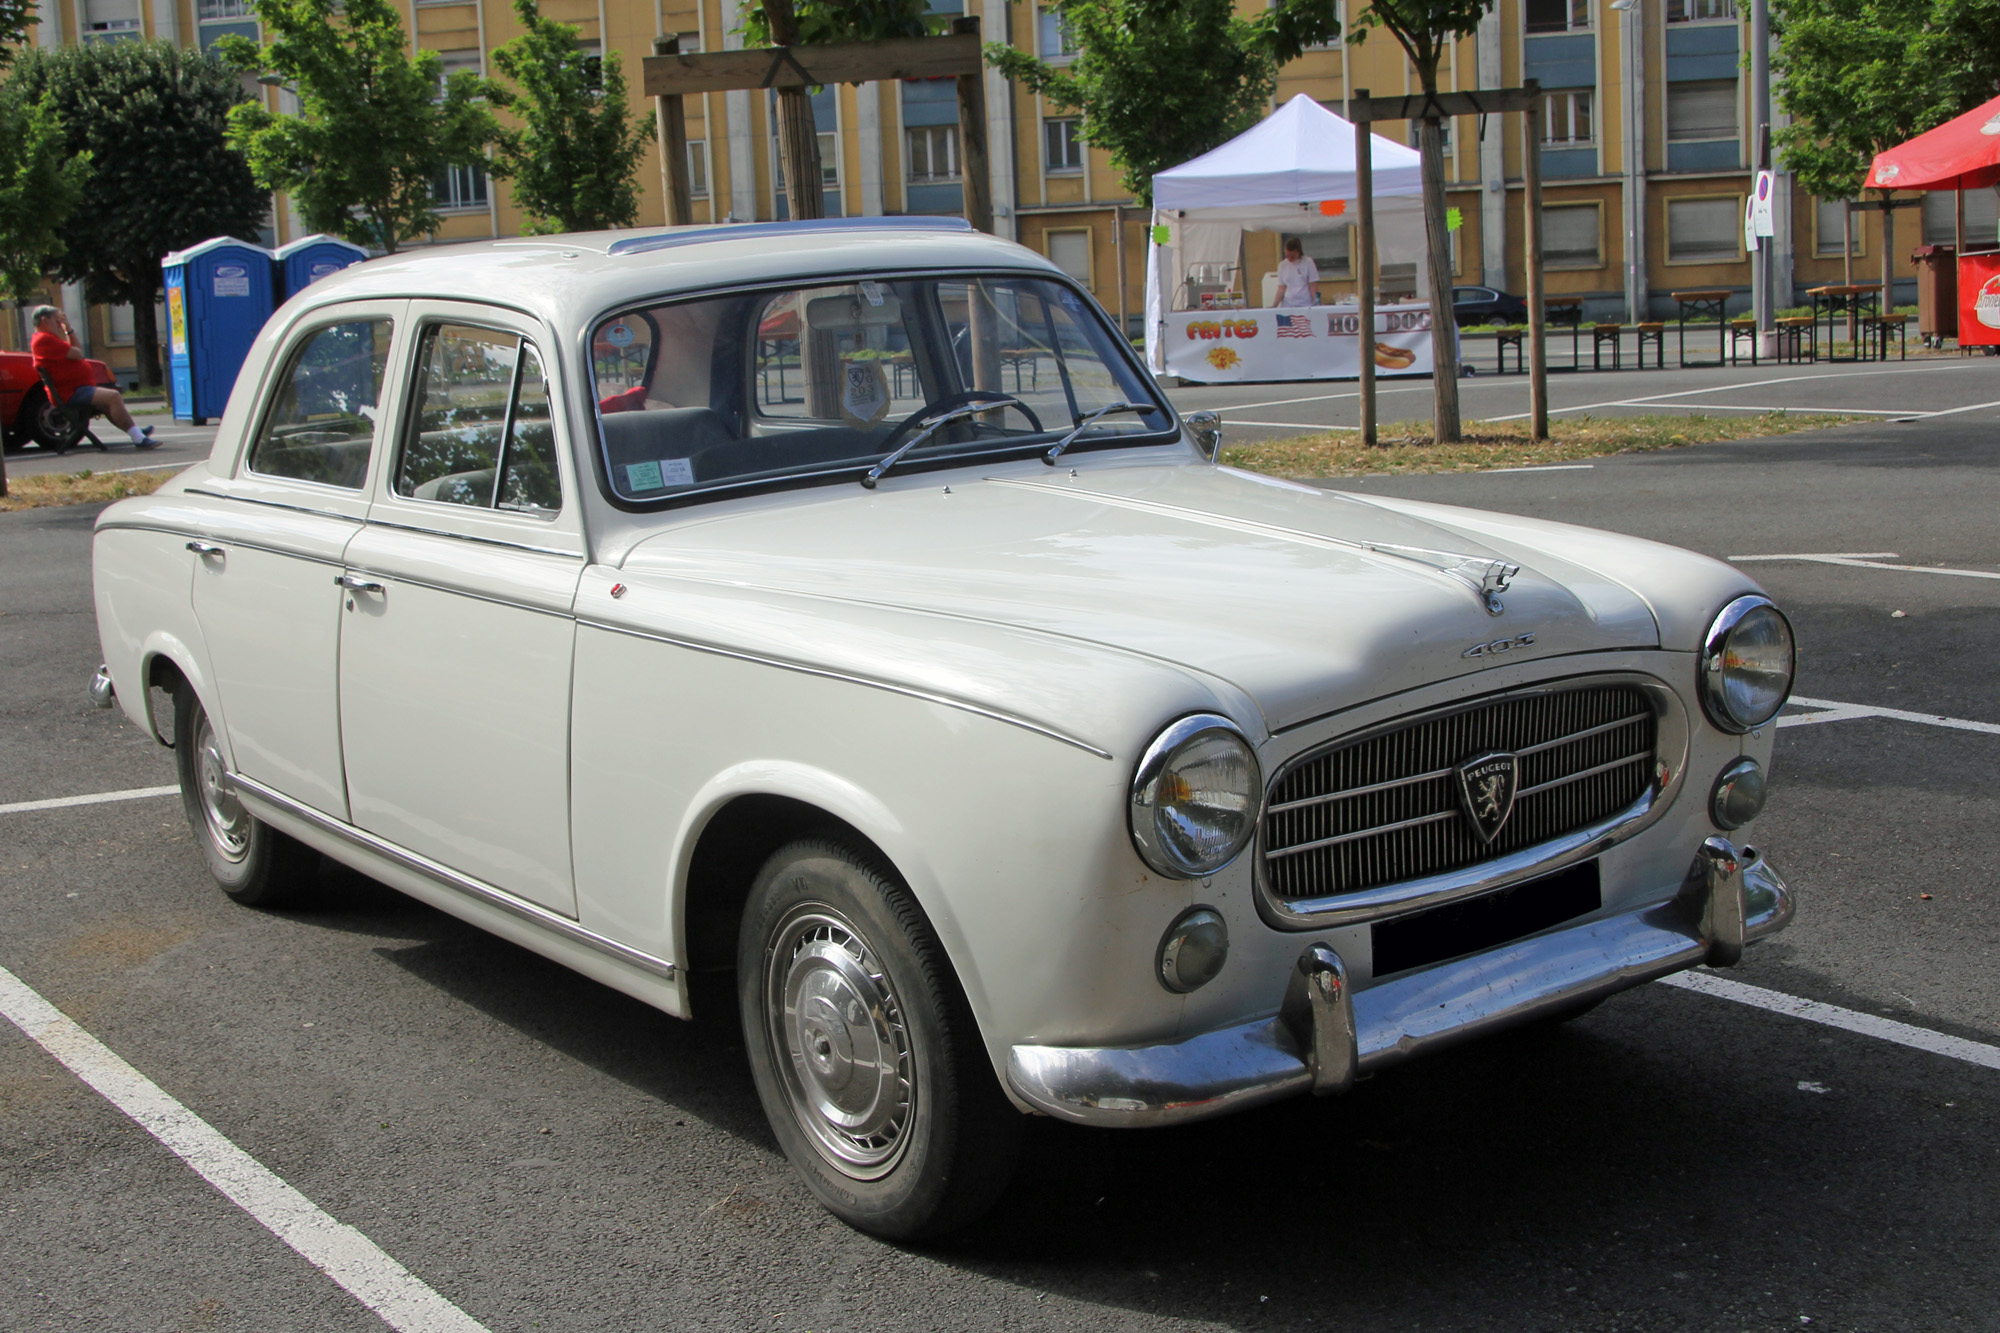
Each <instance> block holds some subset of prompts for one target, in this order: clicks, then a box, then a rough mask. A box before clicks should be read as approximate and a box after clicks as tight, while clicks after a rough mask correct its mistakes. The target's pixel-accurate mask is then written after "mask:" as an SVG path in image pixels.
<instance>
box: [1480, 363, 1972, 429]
mask: <svg viewBox="0 0 2000 1333" xmlns="http://www.w3.org/2000/svg"><path fill="white" fill-rule="evenodd" d="M1981 369H1988V367H1981V366H1971V365H1967V366H1929V367H1924V368H1921V369H1920V368H1918V367H1915V366H1912V367H1909V368H1908V369H1902V370H1855V371H1846V372H1839V371H1830V372H1828V373H1827V374H1824V375H1785V376H1781V377H1779V378H1777V379H1768V380H1748V381H1745V382H1744V383H1741V384H1715V385H1711V386H1709V387H1708V388H1705V389H1681V390H1678V391H1676V392H1674V393H1656V394H1652V395H1649V396H1644V397H1635V398H1613V399H1611V400H1609V401H1607V402H1602V403H1580V404H1578V405H1576V406H1574V407H1552V408H1550V409H1549V412H1550V414H1551V415H1554V414H1556V413H1558V412H1590V411H1594V410H1596V409H1597V408H1600V407H1645V406H1648V405H1649V404H1652V403H1661V402H1665V401H1666V400H1667V399H1669V398H1692V397H1695V396H1697V395H1700V394H1705V393H1734V392H1737V391H1739V390H1743V389H1761V388H1764V387H1766V386H1767V385H1772V384H1801V383H1805V382H1807V381H1810V380H1824V379H1844V380H1846V379H1860V378H1862V377H1864V376H1880V375H1941V374H1944V373H1946V372H1948V371H1953V370H1981ZM1711 406H1714V405H1713V404H1711ZM1785 410H1786V411H1788V412H1791V411H1798V412H1808V411H1813V410H1815V409H1813V408H1808V407H1799V408H1786V409H1785ZM1824 410H1826V411H1830V412H1831V411H1839V409H1838V408H1826V409H1824ZM1532 415H1533V414H1532V413H1530V412H1517V413H1515V414H1514V415H1513V416H1511V417H1489V418H1488V420H1491V421H1525V420H1526V419H1527V418H1528V417H1530V416H1532ZM1904 415H1907V414H1904Z"/></svg>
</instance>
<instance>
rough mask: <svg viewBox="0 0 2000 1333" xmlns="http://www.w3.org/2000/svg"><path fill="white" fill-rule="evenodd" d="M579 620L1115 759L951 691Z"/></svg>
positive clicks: (1065, 735) (591, 626)
mask: <svg viewBox="0 0 2000 1333" xmlns="http://www.w3.org/2000/svg"><path fill="white" fill-rule="evenodd" d="M576 623H577V624H578V625H581V626H583V627H585V628H587V629H601V630H605V631H608V632H609V633H612V634H623V635H626V636H627V637H629V638H634V639H648V640H651V641H652V642H654V643H664V644H668V645H670V646H672V647H675V648H686V649H688V650H689V651H691V652H697V653H710V654H713V655H714V656H716V657H727V658H730V659H731V660H733V661H737V662H752V663H755V664H756V665H758V666H768V667H776V668H778V669H779V670H780V671H796V672H798V673H799V674H800V675H804V676H818V677H819V678H820V679H822V680H837V681H842V682H844V683H846V684H848V685H862V686H865V687H867V688H868V689H871V690H885V691H887V692H888V693H890V694H900V695H903V696H904V697H906V698H910V699H922V700H923V701H924V702H925V703H933V704H943V705H944V706H945V707H946V708H956V709H958V710H959V711H960V712H964V713H972V714H975V715H976V716H979V717H984V718H991V719H992V720H993V721H995V722H1004V723H1006V724H1007V725H1008V726H1010V727H1019V728H1021V729H1022V730H1023V731H1032V732H1034V733H1035V734H1036V735H1037V736H1046V737H1048V738H1049V739H1050V740H1052V741H1061V742H1062V743H1063V744H1064V745H1072V746H1075V747H1076V748H1077V749H1079V750H1082V751H1083V752H1084V753H1085V754H1094V755H1096V756H1097V757H1098V758H1099V759H1110V758H1112V754H1111V751H1109V750H1106V749H1103V748H1101V747H1100V746H1096V745H1092V744H1091V743H1090V742H1089V741H1086V740H1081V739H1079V738H1077V737H1075V736H1071V735H1069V734H1068V733H1066V732H1061V731H1057V730H1056V729H1055V728H1053V727H1047V726H1043V725H1042V724H1041V723H1039V722H1035V721H1032V720H1031V719H1029V718H1025V717H1021V716H1019V715H1018V714H1015V713H1003V712H1001V711H999V710H998V709H995V708H987V707H985V706H984V705H981V704H976V703H972V702H971V701H969V700H966V699H955V698H953V697H952V696H951V695H948V694H938V693H936V692H935V691H932V690H920V689H917V688H916V687H915V686H912V685H902V684H898V683H896V682H895V681H888V680H878V679H876V678H874V677H872V676H857V675H853V674H852V673H849V672H845V671H832V670H829V669H827V668H826V667H816V666H807V665H806V664H805V663H803V662H788V661H786V660H785V659H784V658H782V657H765V656H763V655H761V654H758V653H746V652H743V651H741V650H739V649H735V648H723V647H719V646H717V645H716V644H712V643H702V642H699V641H698V640H695V639H681V638H675V637H674V636H673V635H670V634H655V633H653V632H652V631H650V630H642V629H632V628H630V627H628V626H625V625H613V624H609V623H607V622H605V621H602V620H585V619H581V618H579V619H578V620H577V622H576Z"/></svg>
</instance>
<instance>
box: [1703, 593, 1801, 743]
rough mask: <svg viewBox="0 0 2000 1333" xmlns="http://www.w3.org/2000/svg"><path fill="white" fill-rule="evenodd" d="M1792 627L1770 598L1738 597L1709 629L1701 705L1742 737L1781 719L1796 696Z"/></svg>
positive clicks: (1713, 719) (1715, 720)
mask: <svg viewBox="0 0 2000 1333" xmlns="http://www.w3.org/2000/svg"><path fill="white" fill-rule="evenodd" d="M1795 660H1796V659H1795V657H1794V654H1793V651H1792V626H1791V622H1789V621H1787V620H1786V619H1785V616H1784V613H1783V612H1782V611H1780V610H1778V608H1777V607H1776V606H1774V605H1772V603H1771V599H1770V598H1768V597H1757V596H1747V597H1738V598H1737V599H1736V600H1735V601H1733V602H1731V603H1730V604H1729V605H1728V606H1725V607H1723V608H1722V611H1721V613H1720V614H1719V615H1717V616H1716V618H1715V623H1714V624H1712V625H1710V626H1709V627H1708V637H1707V638H1706V639H1705V640H1704V641H1703V642H1702V649H1701V705H1702V709H1703V711H1705V712H1706V713H1707V714H1708V720H1709V721H1710V722H1713V723H1714V724H1715V725H1716V726H1718V727H1720V728H1721V729H1722V730H1724V731H1727V732H1730V733H1732V734H1737V735H1740V734H1741V733H1743V732H1746V731H1754V730H1756V729H1757V728H1758V727H1761V726H1763V725H1764V724H1765V723H1766V722H1769V721H1770V720H1771V719H1772V718H1774V717H1776V716H1777V715H1778V710H1779V709H1781V708H1783V707H1784V706H1785V700H1786V699H1787V698H1789V697H1790V696H1791V693H1792V668H1793V665H1794V663H1795Z"/></svg>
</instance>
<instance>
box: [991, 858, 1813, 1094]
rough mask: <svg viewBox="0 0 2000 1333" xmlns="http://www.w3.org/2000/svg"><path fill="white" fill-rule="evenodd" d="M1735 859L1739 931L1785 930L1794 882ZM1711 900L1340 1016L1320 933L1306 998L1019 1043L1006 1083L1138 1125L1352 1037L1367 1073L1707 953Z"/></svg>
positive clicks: (1402, 984) (1577, 937)
mask: <svg viewBox="0 0 2000 1333" xmlns="http://www.w3.org/2000/svg"><path fill="white" fill-rule="evenodd" d="M1731 850H1732V852H1734V849H1733V848H1732V849H1731ZM1740 862H1741V879H1742V901H1743V903H1744V907H1745V913H1746V914H1745V916H1744V918H1743V938H1744V939H1745V940H1746V941H1750V940H1756V939H1759V938H1762V937H1763V936H1766V935H1770V934H1773V933H1775V932H1776V931H1779V930H1782V929H1783V928H1784V927H1785V925H1786V924H1787V923H1788V922H1789V921H1790V920H1791V918H1792V912H1793V899H1792V895H1791V892H1790V890H1789V889H1787V888H1786V887H1785V884H1784V881H1783V880H1781V879H1780V878H1779V877H1778V875H1777V874H1776V872H1774V871H1772V870H1771V868H1770V867H1769V865H1768V864H1767V863H1766V862H1764V861H1763V860H1762V859H1761V858H1758V857H1757V855H1756V853H1755V852H1754V851H1751V850H1750V849H1748V848H1746V849H1744V850H1743V851H1742V853H1741V854H1740ZM1695 883H1696V885H1700V884H1701V883H1702V881H1701V880H1700V879H1699V878H1697V879H1696V881H1695ZM1696 892H1698V893H1701V894H1702V896H1703V897H1704V898H1705V897H1706V896H1707V894H1706V892H1705V891H1704V890H1702V889H1700V888H1697V889H1696ZM1703 910H1704V909H1703V906H1702V904H1700V903H1697V902H1694V901H1691V900H1690V899H1689V898H1687V897H1685V896H1683V897H1678V898H1670V899H1667V900H1666V901H1664V902H1658V903H1654V904H1653V905H1652V906H1650V907H1644V908H1640V909H1638V910H1636V911H1632V912H1626V913H1624V914H1622V915H1619V916H1614V917H1608V918H1604V919H1601V920H1596V921H1588V922H1585V923H1583V924H1581V925H1576V926H1571V927H1569V928H1568V929H1565V930H1556V931H1551V932H1549V933H1547V934H1544V935H1536V936H1532V937H1530V938H1528V939H1525V940H1518V941H1516V942H1514V943H1513V944H1509V945H1503V946H1501V947H1500V948H1497V949H1493V950H1489V951H1488V952H1486V953H1482V954H1474V955H1472V956H1471V957H1469V958H1461V959H1458V960H1456V961H1453V962H1448V963H1440V964H1439V965H1438V966H1436V967H1431V968H1425V969H1422V970H1419V971H1416V972H1410V973H1407V974H1405V975H1403V976H1400V977H1397V978H1396V979H1394V980H1392V981H1385V982H1383V983H1381V984H1380V985H1377V986H1372V987H1370V988H1369V989H1367V990H1364V991H1360V992H1357V993H1355V994H1353V996H1352V997H1351V1008H1350V1010H1349V1012H1348V1013H1346V1014H1343V1013H1342V1008H1341V1002H1340V999H1339V998H1337V997H1336V996H1335V995H1334V994H1333V992H1332V991H1331V989H1329V988H1328V987H1327V986H1326V985H1325V983H1326V982H1328V981H1330V980H1332V979H1333V978H1334V977H1337V976H1338V971H1337V969H1338V965H1339V956H1338V955H1337V954H1334V952H1333V950H1331V949H1328V948H1326V946H1324V945H1312V946H1308V947H1307V949H1306V950H1305V951H1304V953H1303V954H1301V956H1300V958H1299V960H1298V971H1299V974H1300V976H1302V977H1304V978H1306V979H1307V980H1308V981H1313V980H1318V981H1321V982H1322V993H1321V994H1320V995H1317V996H1314V997H1312V999H1311V1000H1310V1002H1309V1006H1306V1007H1302V1006H1300V1005H1299V1004H1298V1003H1296V1002H1295V1003H1294V1004H1293V1005H1291V1006H1290V1007H1288V1009H1287V1010H1286V1011H1285V1012H1281V1013H1280V1014H1278V1015H1276V1016H1272V1017H1267V1018H1258V1019H1253V1020H1251V1021H1249V1022H1247V1023H1240V1024H1237V1025H1236V1026H1234V1027H1228V1028H1223V1029H1221V1030H1219V1031H1214V1032H1203V1033H1200V1034H1197V1035H1196V1036H1192V1037H1187V1038H1184V1039H1182V1040H1180V1041H1170V1042H1159V1043H1156V1044H1152V1045H1146V1046H1108V1047H1094V1048H1093V1047H1070V1046H1026V1045H1024V1046H1016V1047H1014V1048H1013V1050H1012V1051H1010V1052H1009V1053H1008V1058H1007V1084H1008V1086H1009V1087H1010V1088H1011V1089H1012V1090H1013V1092H1014V1095H1015V1096H1017V1097H1019V1098H1020V1099H1021V1100H1022V1101H1024V1102H1026V1103H1028V1104H1029V1105H1030V1106H1033V1107H1035V1108H1036V1109H1038V1110H1041V1111H1045V1112H1047V1113H1048V1114H1049V1115H1052V1116H1056V1117H1058V1118H1059V1119H1063V1120H1070V1121H1075V1122H1076V1123H1078V1124H1085V1125H1104V1126H1111V1127H1131V1128H1138V1127H1142V1126H1152V1125H1173V1124H1182V1123H1185V1122H1187V1121H1191V1120H1205V1119H1208V1118H1210V1117H1213V1116H1218V1115H1224V1114H1227V1113H1229V1112H1231V1111H1239V1110H1242V1109H1244V1108H1246V1107H1251V1106H1257V1105H1260V1104H1262V1103H1264V1102H1269V1101H1275V1100H1276V1099H1278V1098H1280V1097H1286V1096H1290V1095H1292V1094H1295V1093H1300V1092H1304V1091H1305V1090H1307V1089H1308V1088H1318V1087H1321V1086H1328V1085H1330V1087H1329V1090H1338V1088H1339V1087H1340V1086H1342V1084H1341V1078H1340V1067H1339V1066H1340V1060H1341V1056H1342V1053H1343V1052H1344V1051H1346V1050H1348V1049H1352V1051H1353V1052H1354V1055H1353V1061H1354V1063H1353V1065H1352V1066H1351V1067H1350V1068H1351V1071H1352V1073H1354V1074H1367V1073H1372V1072H1374V1071H1376V1070H1380V1069H1386V1068H1388V1067H1390V1066H1391V1065H1396V1064H1400V1063H1401V1062H1403V1061H1404V1060H1408V1059H1411V1058H1412V1057H1414V1056H1419V1055H1426V1054H1429V1053H1430V1052H1432V1051H1435V1050H1439V1049H1442V1048H1444V1047H1446V1046H1450V1045H1454V1044H1456V1043H1458V1042H1460V1041H1465V1040H1468V1039H1470V1038H1473V1037H1479V1036H1484V1035H1486V1034H1488V1033H1492V1032H1497V1031H1500V1030H1502V1029H1504V1028H1509V1027H1514V1026H1518V1025H1519V1024H1522V1023H1528V1022H1533V1021H1535V1020H1536V1019H1539V1018H1543V1017H1548V1016H1553V1015H1556V1014H1560V1013H1562V1012H1564V1011H1565V1010H1568V1009H1572V1008H1575V1007H1576V1006H1578V1005H1580V1004H1586V1003H1588V1002H1590V1001H1592V1000H1596V999H1599V998H1601V997H1603V996H1606V995H1611V994H1615V993H1616V992H1618V991H1621V990H1628V989H1630V988H1632V987H1634V986H1639V985H1643V984H1644V983H1646V982H1648V981H1652V980H1654V979H1656V978H1659V977H1663V976H1667V975H1668V974H1670V973H1674V972H1680V971H1685V970H1686V969H1688V968H1690V967H1695V966H1697V965H1699V964H1701V963H1703V962H1705V961H1707V960H1708V958H1709V947H1710V946H1709V943H1708V941H1707V940H1706V939H1705V938H1704V936H1703V926H1702V916H1703ZM1322 954H1325V955H1328V956H1329V957H1322V956H1321V955H1322ZM1297 988H1298V985H1297V981H1296V980H1295V981H1294V990H1296V989H1297ZM1340 989H1341V991H1342V992H1343V993H1344V992H1345V989H1346V988H1345V987H1341V988H1340ZM1348 1024H1351V1026H1346V1025H1348ZM1349 1042H1351V1043H1352V1047H1351V1048H1350V1047H1349V1046H1348V1045H1347V1043H1349Z"/></svg>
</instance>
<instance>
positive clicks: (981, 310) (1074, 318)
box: [591, 276, 1173, 501]
mask: <svg viewBox="0 0 2000 1333" xmlns="http://www.w3.org/2000/svg"><path fill="white" fill-rule="evenodd" d="M591 365H592V370H593V373H594V375H595V377H596V398H597V408H598V414H599V421H600V430H601V439H602V447H603V450H604V464H605V471H606V473H607V474H608V475H609V477H610V480H611V487H612V489H613V490H614V491H615V492H616V493H617V494H618V496H619V497H620V498H622V499H625V500H633V501H646V500H658V499H670V498H675V497H678V496H682V495H687V494H692V493H699V492H703V491H707V490H711V489H723V488H734V487H740V486H744V485H750V484H760V483H767V482H772V481H786V480H792V479H798V478H809V477H819V478H829V479H832V478H847V477H856V478H858V477H860V476H862V475H865V474H866V473H867V472H868V470H869V469H871V468H874V467H875V466H876V465H877V464H880V463H881V462H882V461H883V460H884V459H885V458H887V457H889V456H890V455H891V454H892V453H894V452H896V451H897V450H899V449H902V448H905V447H908V446H909V445H910V442H911V441H912V440H913V439H914V440H916V441H917V443H916V445H915V446H914V447H913V448H910V451H909V453H908V455H907V456H906V457H904V458H902V459H901V460H900V461H899V462H898V463H897V464H896V466H898V467H899V468H903V469H908V468H911V467H915V466H920V465H922V464H923V463H924V462H925V461H927V460H935V459H939V458H966V457H970V456H973V455H990V454H994V453H1006V452H1009V451H1017V452H1018V451H1025V450H1029V449H1034V448H1041V449H1043V450H1044V451H1046V449H1047V448H1049V447H1051V446H1053V445H1054V444H1056V443H1057V442H1059V441H1060V440H1061V439H1062V438H1063V437H1064V436H1066V435H1068V434H1070V433H1071V432H1072V431H1073V430H1075V429H1076V427H1077V425H1078V423H1080V422H1082V421H1083V420H1084V418H1086V417H1087V416H1088V415H1089V414H1090V413H1091V412H1093V411H1096V410H1099V409H1102V408H1107V407H1112V406H1113V405H1116V404H1125V403H1130V404H1133V405H1135V406H1136V407H1137V408H1138V409H1139V410H1137V411H1115V412H1111V413H1108V414H1106V415H1105V416H1103V417H1102V418H1100V419H1099V420H1097V421H1095V422H1093V423H1091V424H1090V425H1089V426H1088V427H1087V428H1086V429H1085V430H1084V431H1083V433H1082V434H1081V435H1080V436H1079V437H1078V438H1077V439H1076V440H1075V441H1074V442H1073V443H1071V444H1070V445H1069V446H1068V451H1069V452H1071V453H1075V452H1078V451H1081V450H1085V449H1090V448H1097V447H1102V446H1103V445H1105V444H1116V443H1121V442H1126V441H1129V440H1131V439H1133V438H1136V437H1140V436H1151V437H1157V436H1158V435H1159V433H1160V432H1162V431H1165V430H1167V429H1169V428H1170V427H1171V426H1172V424H1173V421H1172V417H1171V415H1170V414H1169V413H1168V411H1167V409H1166V407H1165V405H1164V404H1163V403H1162V402H1161V401H1160V397H1159V394H1158V393H1157V392H1156V391H1155V390H1154V388H1153V386H1152V384H1151V383H1150V382H1148V380H1147V378H1146V376H1145V375H1144V374H1143V373H1142V372H1141V371H1140V370H1139V369H1138V368H1137V366H1136V365H1135V364H1134V363H1133V360H1132V358H1131V356H1130V355H1129V354H1128V353H1126V352H1125V351H1123V350H1122V349H1120V348H1119V347H1118V346H1117V335H1116V334H1114V333H1113V332H1112V330H1111V329H1110V328H1109V327H1108V326H1107V324H1106V323H1105V321H1104V319H1103V318H1102V317H1101V316H1100V315H1099V314H1098V313H1097V312H1096V311H1095V310H1094V309H1092V307H1091V305H1090V303H1089V302H1087V301H1085V300H1084V299H1083V298H1081V297H1080V296H1078V295H1077V294H1076V293H1075V292H1074V291H1073V290H1071V289H1070V288H1068V287H1065V286H1063V285H1062V284H1061V283H1058V282H1053V281H1049V280H1046V279H1041V278H1030V277H950V276H947V277H923V278H909V277H897V276H884V277H879V278H872V279H858V280H853V281H848V282H842V283H829V284H824V285H820V286H811V287H798V288H791V289H784V290H778V291H770V290H766V291H758V292H737V293H731V294H726V295H721V296H709V297H701V298H696V299H694V300H683V301H675V302H671V303H662V304H660V305H656V306H648V307H643V308H640V309H635V310H628V311H625V312H623V313H621V314H618V315H614V316H612V317H611V318H609V319H606V320H605V321H603V322H602V323H601V324H599V325H598V326H597V328H596V330H595V331H594V332H593V333H592V336H591ZM970 407H982V410H977V411H967V412H963V413H961V414H959V415H956V416H954V417H953V418H952V419H950V420H948V421H945V422H944V423H943V424H937V423H936V422H935V420H934V419H935V418H938V417H940V416H944V415H945V414H947V413H951V412H953V410H954V409H964V408H970Z"/></svg>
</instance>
